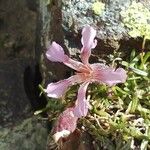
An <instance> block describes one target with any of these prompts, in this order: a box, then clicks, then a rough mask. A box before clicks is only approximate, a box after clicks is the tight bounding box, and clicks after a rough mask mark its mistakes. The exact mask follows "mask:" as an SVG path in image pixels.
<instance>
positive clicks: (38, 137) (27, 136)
mask: <svg viewBox="0 0 150 150" xmlns="http://www.w3.org/2000/svg"><path fill="white" fill-rule="evenodd" d="M45 124H46V123H45V122H42V121H41V120H38V118H36V117H33V116H32V117H31V118H27V119H25V120H24V121H22V122H20V123H18V124H17V125H15V126H14V125H13V126H11V128H10V127H9V128H0V139H1V140H0V149H1V150H10V149H13V150H44V149H46V140H47V136H48V132H47V127H46V125H45Z"/></svg>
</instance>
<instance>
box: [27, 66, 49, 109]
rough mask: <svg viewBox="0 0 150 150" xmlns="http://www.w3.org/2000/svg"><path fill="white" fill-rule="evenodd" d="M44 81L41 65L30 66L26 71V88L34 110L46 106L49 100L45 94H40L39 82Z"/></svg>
mask: <svg viewBox="0 0 150 150" xmlns="http://www.w3.org/2000/svg"><path fill="white" fill-rule="evenodd" d="M41 82H42V76H41V73H40V70H39V65H38V64H36V65H35V67H34V68H31V67H30V66H28V67H27V68H26V69H25V71H24V89H25V92H26V95H27V97H28V99H29V101H30V103H31V106H32V109H33V111H36V110H39V109H42V108H45V107H46V104H47V101H46V98H45V96H44V95H43V94H42V95H41V96H40V92H41V91H40V89H39V87H38V86H39V84H40V83H41Z"/></svg>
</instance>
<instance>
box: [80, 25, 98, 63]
mask: <svg viewBox="0 0 150 150" xmlns="http://www.w3.org/2000/svg"><path fill="white" fill-rule="evenodd" d="M95 36H96V30H94V29H93V28H92V27H90V26H88V25H87V26H85V27H84V28H83V30H82V38H81V43H82V45H83V47H82V49H81V60H82V62H83V63H84V64H88V59H89V57H90V55H91V49H92V48H95V47H96V45H97V40H94V38H95Z"/></svg>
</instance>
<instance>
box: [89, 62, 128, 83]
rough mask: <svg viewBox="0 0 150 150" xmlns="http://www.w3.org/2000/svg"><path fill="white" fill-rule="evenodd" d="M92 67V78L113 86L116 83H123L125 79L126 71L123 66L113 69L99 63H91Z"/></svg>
mask: <svg viewBox="0 0 150 150" xmlns="http://www.w3.org/2000/svg"><path fill="white" fill-rule="evenodd" d="M91 67H92V69H93V80H95V81H97V82H101V83H105V84H107V85H109V86H113V85H115V84H117V83H124V82H125V81H126V79H127V74H126V71H125V70H124V69H123V68H118V69H116V70H115V69H114V68H111V67H108V66H104V65H101V64H93V65H91Z"/></svg>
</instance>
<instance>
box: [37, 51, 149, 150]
mask: <svg viewBox="0 0 150 150" xmlns="http://www.w3.org/2000/svg"><path fill="white" fill-rule="evenodd" d="M119 56H120V54H119V53H115V54H114V55H110V56H109V60H110V61H111V62H112V65H113V66H117V65H118V64H119V65H122V66H124V67H125V68H126V70H127V71H128V79H127V81H126V83H125V84H124V85H123V84H121V86H114V87H112V88H110V87H107V86H105V85H99V84H91V86H90V87H89V89H88V96H89V97H90V105H91V109H90V111H89V114H88V116H87V117H86V118H83V119H80V120H79V124H81V125H82V126H84V130H85V131H87V132H89V133H90V134H91V135H92V136H93V138H94V139H95V143H96V144H97V148H98V147H99V146H101V147H103V148H106V149H109V150H110V149H111V150H130V149H134V148H140V149H141V150H146V149H148V148H149V147H150V145H149V142H150V62H149V59H150V52H147V53H143V57H142V61H141V54H137V53H136V51H135V50H133V51H132V53H131V55H130V58H129V59H128V60H127V61H122V59H121V58H120V57H119ZM40 88H41V89H42V87H41V86H40ZM77 89H78V85H76V86H72V87H71V88H70V90H69V91H68V92H67V93H66V95H65V97H64V98H62V99H61V100H58V101H57V100H56V99H55V100H53V99H51V100H49V101H48V104H47V107H46V108H44V109H43V110H42V111H48V112H50V113H49V118H50V120H51V121H52V120H55V119H56V118H57V116H58V115H59V114H60V113H61V112H62V111H63V109H64V108H65V107H68V106H71V105H72V104H73V103H74V102H75V100H76V91H77ZM42 90H43V89H42ZM39 113H40V111H39Z"/></svg>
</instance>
